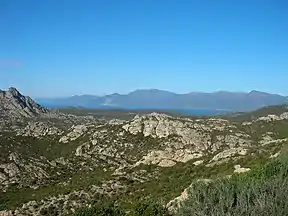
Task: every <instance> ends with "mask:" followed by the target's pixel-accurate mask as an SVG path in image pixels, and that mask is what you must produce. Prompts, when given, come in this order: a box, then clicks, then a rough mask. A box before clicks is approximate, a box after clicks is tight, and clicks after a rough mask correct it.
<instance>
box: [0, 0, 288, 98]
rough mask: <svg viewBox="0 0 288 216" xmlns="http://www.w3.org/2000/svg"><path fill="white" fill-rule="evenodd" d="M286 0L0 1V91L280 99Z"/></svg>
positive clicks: (286, 74)
mask: <svg viewBox="0 0 288 216" xmlns="http://www.w3.org/2000/svg"><path fill="white" fill-rule="evenodd" d="M287 23H288V1H287V0H249V1H248V0H241V1H240V0H225V1H224V0H213V1H212V0H157V1H155V0H122V1H121V0H93V1H92V0H91V1H90V0H73V1H71V0H49V1H45V0H27V1H23V0H0V89H7V88H8V87H10V86H13V87H16V88H17V89H19V90H20V91H21V92H22V93H23V94H25V95H30V96H32V97H38V98H39V97H62V96H71V95H75V94H95V95H104V94H110V93H114V92H118V93H128V92H130V91H133V90H136V89H151V88H152V89H162V90H169V91H172V92H176V93H187V92H195V91H197V92H213V91H218V90H228V91H250V90H253V89H255V90H259V91H266V92H272V93H278V94H284V95H288V85H287V83H288V24H287Z"/></svg>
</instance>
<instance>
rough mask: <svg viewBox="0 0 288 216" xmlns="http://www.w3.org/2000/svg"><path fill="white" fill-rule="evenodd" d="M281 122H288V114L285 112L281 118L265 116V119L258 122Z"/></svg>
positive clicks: (262, 118) (261, 118)
mask: <svg viewBox="0 0 288 216" xmlns="http://www.w3.org/2000/svg"><path fill="white" fill-rule="evenodd" d="M281 120H288V112H284V113H282V114H281V115H280V116H277V115H267V116H263V117H260V118H258V119H257V120H256V121H265V122H272V121H281Z"/></svg>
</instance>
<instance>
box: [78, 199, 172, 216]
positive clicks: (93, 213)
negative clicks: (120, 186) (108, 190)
mask: <svg viewBox="0 0 288 216" xmlns="http://www.w3.org/2000/svg"><path fill="white" fill-rule="evenodd" d="M125 215H131V216H168V215H169V214H168V212H167V210H166V209H165V208H164V207H163V206H161V205H159V204H158V203H154V202H151V201H150V202H149V201H147V202H143V203H138V204H136V205H135V206H133V208H132V209H131V210H129V211H126V212H125V211H124V210H123V209H121V208H120V207H118V206H115V205H114V204H103V203H96V204H94V205H93V206H92V207H90V208H86V209H85V208H84V209H80V210H79V211H78V212H77V213H76V214H75V216H125Z"/></svg>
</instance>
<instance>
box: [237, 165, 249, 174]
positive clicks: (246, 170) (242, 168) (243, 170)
mask: <svg viewBox="0 0 288 216" xmlns="http://www.w3.org/2000/svg"><path fill="white" fill-rule="evenodd" d="M234 169H235V170H234V173H245V172H248V171H250V170H251V169H250V168H244V167H241V165H235V166H234Z"/></svg>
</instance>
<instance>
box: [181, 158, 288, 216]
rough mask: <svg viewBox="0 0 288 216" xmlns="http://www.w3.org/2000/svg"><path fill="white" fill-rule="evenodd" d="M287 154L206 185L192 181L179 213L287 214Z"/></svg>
mask: <svg viewBox="0 0 288 216" xmlns="http://www.w3.org/2000/svg"><path fill="white" fill-rule="evenodd" d="M287 171H288V163H287V155H283V156H282V157H280V158H279V159H277V160H273V161H270V162H268V163H267V164H266V165H264V166H262V167H260V166H259V167H258V168H254V169H252V170H251V171H250V172H248V173H245V174H240V175H234V176H232V178H231V179H225V180H218V181H215V182H213V183H210V184H208V185H206V184H204V183H195V184H194V185H193V186H192V187H191V189H190V191H189V196H188V199H187V200H186V201H185V202H184V203H183V205H182V207H181V209H180V211H179V215H180V216H190V215H197V216H204V215H205V216H209V215H211V216H212V215H213V216H218V215H219V216H222V215H231V216H232V215H278V216H281V215H283V216H284V215H287V212H288V203H287V200H288V178H287Z"/></svg>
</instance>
